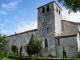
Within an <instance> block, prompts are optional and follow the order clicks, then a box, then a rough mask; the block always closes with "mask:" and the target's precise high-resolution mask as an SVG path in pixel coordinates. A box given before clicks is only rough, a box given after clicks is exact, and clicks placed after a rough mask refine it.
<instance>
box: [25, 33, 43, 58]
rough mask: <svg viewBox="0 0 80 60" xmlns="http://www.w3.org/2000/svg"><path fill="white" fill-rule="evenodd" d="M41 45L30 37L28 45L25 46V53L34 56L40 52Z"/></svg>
mask: <svg viewBox="0 0 80 60" xmlns="http://www.w3.org/2000/svg"><path fill="white" fill-rule="evenodd" d="M41 49H42V45H41V42H40V41H39V40H34V36H33V35H32V36H31V39H30V41H29V44H28V45H27V49H26V50H27V53H28V55H29V56H31V55H35V54H38V53H40V52H41Z"/></svg>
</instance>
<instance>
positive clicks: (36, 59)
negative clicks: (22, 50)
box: [9, 56, 77, 60]
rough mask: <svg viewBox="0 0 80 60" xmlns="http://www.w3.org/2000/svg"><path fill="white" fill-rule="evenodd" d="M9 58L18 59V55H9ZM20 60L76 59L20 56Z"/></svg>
mask: <svg viewBox="0 0 80 60" xmlns="http://www.w3.org/2000/svg"><path fill="white" fill-rule="evenodd" d="M9 58H11V59H17V60H20V57H18V56H9ZM21 59H22V60H77V59H69V58H68V59H65V58H64V59H59V58H58V59H57V58H56V59H53V58H35V57H22V58H21Z"/></svg>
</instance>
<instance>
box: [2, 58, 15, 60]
mask: <svg viewBox="0 0 80 60" xmlns="http://www.w3.org/2000/svg"><path fill="white" fill-rule="evenodd" d="M2 60H15V59H9V58H3V59H2Z"/></svg>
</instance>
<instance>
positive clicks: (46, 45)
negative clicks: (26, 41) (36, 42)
mask: <svg viewBox="0 0 80 60" xmlns="http://www.w3.org/2000/svg"><path fill="white" fill-rule="evenodd" d="M45 48H48V41H47V39H45Z"/></svg>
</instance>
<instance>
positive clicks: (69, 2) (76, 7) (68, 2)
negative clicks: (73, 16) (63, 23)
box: [58, 0, 80, 13]
mask: <svg viewBox="0 0 80 60" xmlns="http://www.w3.org/2000/svg"><path fill="white" fill-rule="evenodd" d="M58 2H59V3H61V4H62V5H63V6H65V8H67V9H69V11H68V13H71V12H77V11H79V12H80V0H58Z"/></svg>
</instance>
